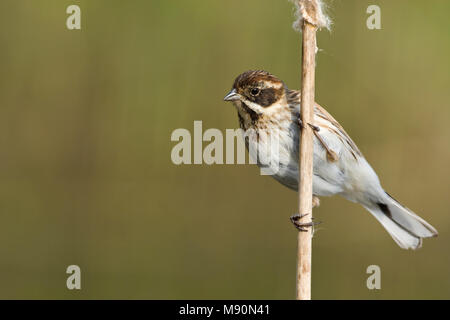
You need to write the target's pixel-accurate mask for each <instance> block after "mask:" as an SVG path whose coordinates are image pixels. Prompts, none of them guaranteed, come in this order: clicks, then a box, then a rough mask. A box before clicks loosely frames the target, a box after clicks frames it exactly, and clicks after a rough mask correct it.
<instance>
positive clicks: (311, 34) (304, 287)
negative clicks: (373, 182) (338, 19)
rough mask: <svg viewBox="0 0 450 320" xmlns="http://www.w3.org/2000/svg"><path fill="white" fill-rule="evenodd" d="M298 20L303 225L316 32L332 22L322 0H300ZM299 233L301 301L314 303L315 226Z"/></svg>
mask: <svg viewBox="0 0 450 320" xmlns="http://www.w3.org/2000/svg"><path fill="white" fill-rule="evenodd" d="M295 4H296V7H297V9H298V11H297V15H298V20H297V21H296V23H295V24H294V26H297V27H298V26H299V25H301V28H302V89H301V94H302V95H301V113H300V116H301V119H302V122H303V128H302V129H301V130H302V135H301V139H300V146H299V147H300V159H299V168H300V170H299V186H298V190H299V192H298V196H299V214H300V215H301V216H303V218H301V219H300V221H299V222H300V223H311V224H312V196H313V194H312V178H313V152H314V150H313V135H314V133H313V130H312V128H311V127H310V126H309V125H308V124H314V103H315V97H314V96H315V68H316V31H317V28H318V27H328V25H329V20H328V18H327V17H326V16H325V15H324V14H323V11H322V3H321V1H320V0H297V1H296V2H295ZM307 230H308V231H307V232H299V233H298V251H297V283H296V289H297V295H296V298H297V300H311V257H312V232H313V231H312V227H311V228H307Z"/></svg>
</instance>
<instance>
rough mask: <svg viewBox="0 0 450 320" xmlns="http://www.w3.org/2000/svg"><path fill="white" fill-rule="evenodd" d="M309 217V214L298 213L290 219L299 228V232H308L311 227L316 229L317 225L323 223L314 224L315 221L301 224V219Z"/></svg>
mask: <svg viewBox="0 0 450 320" xmlns="http://www.w3.org/2000/svg"><path fill="white" fill-rule="evenodd" d="M307 215H309V213H306V214H298V213H296V214H294V215H292V216H291V218H290V219H291V222H292V224H293V225H294V226H295V227H296V228H297V230H298V231H301V232H308V229H306V228H309V227H313V228H314V226H316V225H318V224H320V223H321V222H313V221H311V222H306V223H300V222H299V221H300V219H301V218H303V217H306V216H307ZM311 220H314V218H311ZM313 230H314V229H313Z"/></svg>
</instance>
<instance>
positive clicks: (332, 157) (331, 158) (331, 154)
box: [308, 123, 338, 162]
mask: <svg viewBox="0 0 450 320" xmlns="http://www.w3.org/2000/svg"><path fill="white" fill-rule="evenodd" d="M308 124H309V126H310V127H311V128H312V129H313V132H314V135H315V136H316V138H317V140H319V141H320V143H321V144H322V146H323V147H324V148H325V150H326V151H327V159H328V161H329V162H336V161H337V160H338V156H337V154H336V152H334V151H333V150H331V149H330V148H329V147H328V145H327V143H326V142H325V141H324V140H323V139H322V137H321V136H320V134H319V131H320V128H319V127H317V126H315V125H313V124H310V123H308Z"/></svg>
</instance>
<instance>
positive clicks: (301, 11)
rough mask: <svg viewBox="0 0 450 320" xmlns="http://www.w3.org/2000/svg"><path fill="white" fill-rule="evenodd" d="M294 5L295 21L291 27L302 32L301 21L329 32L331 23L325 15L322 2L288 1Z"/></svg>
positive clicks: (316, 0)
mask: <svg viewBox="0 0 450 320" xmlns="http://www.w3.org/2000/svg"><path fill="white" fill-rule="evenodd" d="M290 1H291V2H293V3H294V5H295V17H296V20H295V22H294V24H293V27H294V29H295V30H297V31H300V32H301V31H302V25H303V21H304V20H306V21H308V22H309V23H310V24H312V25H314V26H316V27H317V28H319V29H320V28H326V29H328V30H330V27H331V24H332V21H331V19H330V18H329V17H328V16H327V15H326V13H325V9H326V5H325V3H324V2H323V1H322V0H290Z"/></svg>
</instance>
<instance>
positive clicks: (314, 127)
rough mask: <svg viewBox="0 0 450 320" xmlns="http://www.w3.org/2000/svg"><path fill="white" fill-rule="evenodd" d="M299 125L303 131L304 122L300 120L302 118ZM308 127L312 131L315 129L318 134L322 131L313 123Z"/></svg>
mask: <svg viewBox="0 0 450 320" xmlns="http://www.w3.org/2000/svg"><path fill="white" fill-rule="evenodd" d="M298 125H299V126H300V129H303V121H302V119H300V117H299V118H298ZM308 125H309V126H310V127H311V129H313V130H314V131H316V132H319V131H320V128H319V127H318V126H315V125H313V124H311V123H308Z"/></svg>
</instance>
